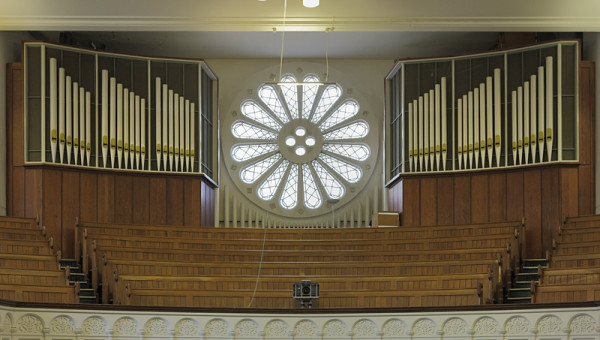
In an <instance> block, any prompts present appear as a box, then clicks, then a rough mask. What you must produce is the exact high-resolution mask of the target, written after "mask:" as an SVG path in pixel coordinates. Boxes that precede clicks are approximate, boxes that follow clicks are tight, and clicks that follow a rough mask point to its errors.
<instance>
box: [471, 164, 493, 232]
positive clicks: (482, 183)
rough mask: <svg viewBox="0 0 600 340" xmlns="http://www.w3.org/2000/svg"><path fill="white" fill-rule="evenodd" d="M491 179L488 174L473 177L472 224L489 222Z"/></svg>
mask: <svg viewBox="0 0 600 340" xmlns="http://www.w3.org/2000/svg"><path fill="white" fill-rule="evenodd" d="M489 197H490V194H489V177H488V175H487V174H482V175H473V176H472V177H471V223H485V222H488V221H489V218H490V217H489V202H488V199H489Z"/></svg>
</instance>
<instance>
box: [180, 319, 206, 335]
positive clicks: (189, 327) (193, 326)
mask: <svg viewBox="0 0 600 340" xmlns="http://www.w3.org/2000/svg"><path fill="white" fill-rule="evenodd" d="M199 331H200V327H199V326H198V323H197V322H196V321H194V320H191V319H183V320H179V322H177V324H176V325H175V335H177V336H198V332H199Z"/></svg>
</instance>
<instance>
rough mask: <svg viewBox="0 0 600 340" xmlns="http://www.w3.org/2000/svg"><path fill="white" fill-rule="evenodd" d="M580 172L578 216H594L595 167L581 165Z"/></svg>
mask: <svg viewBox="0 0 600 340" xmlns="http://www.w3.org/2000/svg"><path fill="white" fill-rule="evenodd" d="M577 171H578V175H577V176H578V187H579V188H578V190H577V192H578V199H579V203H578V208H579V211H578V214H579V215H593V214H594V212H595V202H596V200H595V192H594V190H595V180H594V166H593V165H580V166H579V167H578V169H577Z"/></svg>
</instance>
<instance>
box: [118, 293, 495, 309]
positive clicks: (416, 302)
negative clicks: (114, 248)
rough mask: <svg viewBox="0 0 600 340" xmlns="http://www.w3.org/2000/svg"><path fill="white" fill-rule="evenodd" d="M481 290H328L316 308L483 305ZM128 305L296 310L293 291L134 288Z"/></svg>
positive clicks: (296, 305) (316, 301) (296, 303)
mask: <svg viewBox="0 0 600 340" xmlns="http://www.w3.org/2000/svg"><path fill="white" fill-rule="evenodd" d="M480 292H481V290H480V288H469V289H460V288H457V289H439V290H429V289H425V290H418V289H414V290H410V291H403V290H397V291H377V290H357V291H346V290H344V291H326V292H322V293H321V298H319V299H315V300H314V302H313V303H314V305H315V306H318V307H321V308H393V307H422V306H469V305H478V304H481V303H483V302H482V301H481V298H480V296H479V293H480ZM127 296H128V299H127V301H125V304H128V305H137V306H185V307H209V306H210V307H213V308H232V307H233V308H246V307H259V308H274V309H290V308H297V307H298V305H299V303H298V302H297V301H295V300H294V299H292V297H291V289H288V290H285V291H271V290H269V291H257V292H256V293H255V294H254V292H253V290H252V291H248V292H239V291H219V290H216V291H212V290H204V291H202V290H200V291H199V290H189V291H188V290H175V291H171V292H170V293H169V295H164V291H163V290H160V289H135V290H133V289H132V290H130V291H129V292H128V294H127Z"/></svg>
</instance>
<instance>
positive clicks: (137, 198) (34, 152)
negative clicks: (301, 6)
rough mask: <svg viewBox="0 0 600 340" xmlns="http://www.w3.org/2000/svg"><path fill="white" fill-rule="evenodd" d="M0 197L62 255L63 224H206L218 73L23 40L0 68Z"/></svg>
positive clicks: (186, 63) (68, 238) (67, 251)
mask: <svg viewBox="0 0 600 340" xmlns="http://www.w3.org/2000/svg"><path fill="white" fill-rule="evenodd" d="M7 82H8V84H7V89H8V93H7V141H8V148H7V151H8V152H7V154H8V157H7V160H8V162H7V163H8V164H7V168H8V169H7V177H8V187H7V196H8V197H7V198H8V199H7V201H8V202H9V203H8V205H9V206H8V214H9V215H10V216H22V217H37V218H39V219H40V224H41V225H43V226H45V227H46V228H47V232H48V234H49V235H51V236H53V238H54V239H55V243H56V245H57V247H58V249H62V250H63V255H65V256H72V255H73V254H72V251H73V250H72V249H71V245H72V244H73V243H74V224H75V220H76V219H79V220H81V221H86V222H108V223H117V224H132V223H133V224H153V225H192V226H194V225H195V226H214V224H215V222H214V219H215V217H214V211H215V209H214V207H215V188H216V186H217V183H218V157H217V152H216V150H218V138H217V137H218V133H217V132H218V126H217V124H218V103H217V98H218V93H217V91H218V80H217V77H216V76H215V74H214V73H213V72H212V71H211V69H210V68H209V67H208V65H207V64H206V63H205V62H204V61H202V60H183V59H168V58H150V57H140V56H130V55H123V54H114V53H106V52H100V51H92V50H86V49H79V48H74V47H67V46H61V45H54V44H47V43H39V42H27V43H24V44H23V62H21V63H14V64H9V65H8V66H7Z"/></svg>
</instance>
